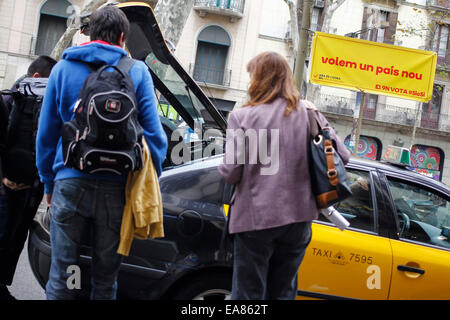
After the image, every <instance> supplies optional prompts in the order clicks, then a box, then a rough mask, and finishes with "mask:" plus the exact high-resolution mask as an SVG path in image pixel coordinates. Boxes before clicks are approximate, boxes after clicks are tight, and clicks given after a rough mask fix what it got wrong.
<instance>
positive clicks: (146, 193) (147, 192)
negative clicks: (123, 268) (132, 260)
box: [117, 139, 164, 256]
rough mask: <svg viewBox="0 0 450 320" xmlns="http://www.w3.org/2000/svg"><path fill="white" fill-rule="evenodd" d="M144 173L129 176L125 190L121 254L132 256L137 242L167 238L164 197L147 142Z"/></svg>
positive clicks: (140, 171)
mask: <svg viewBox="0 0 450 320" xmlns="http://www.w3.org/2000/svg"><path fill="white" fill-rule="evenodd" d="M142 140H143V161H144V165H143V167H142V169H141V170H139V171H135V172H130V173H129V174H128V179H127V185H126V188H125V196H126V203H125V207H124V210H123V217H122V226H121V229H120V244H119V248H118V249H117V253H119V254H121V255H124V256H128V254H129V252H130V248H131V244H132V242H133V239H134V238H135V237H136V238H138V239H143V240H145V239H153V238H162V237H164V226H163V214H162V198H161V190H160V188H159V181H158V175H157V173H156V170H155V167H154V165H153V161H152V156H151V154H150V151H149V149H148V146H147V143H146V141H145V139H142Z"/></svg>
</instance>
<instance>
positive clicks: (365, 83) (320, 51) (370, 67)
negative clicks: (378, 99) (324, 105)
mask: <svg viewBox="0 0 450 320" xmlns="http://www.w3.org/2000/svg"><path fill="white" fill-rule="evenodd" d="M311 56H312V65H311V74H310V78H309V79H310V81H311V82H312V83H316V84H321V85H326V86H333V87H340V88H346V89H351V90H358V91H363V92H366V93H374V94H381V95H387V96H394V97H399V98H404V99H411V100H416V101H423V102H428V101H429V100H430V99H431V97H432V95H433V81H434V74H435V71H436V62H437V55H436V53H435V52H430V51H424V50H417V49H410V48H405V47H399V46H394V45H390V44H385V43H379V42H372V41H367V40H361V39H354V38H349V37H343V36H337V35H332V34H328V33H323V32H315V33H314V38H313V46H312V54H311Z"/></svg>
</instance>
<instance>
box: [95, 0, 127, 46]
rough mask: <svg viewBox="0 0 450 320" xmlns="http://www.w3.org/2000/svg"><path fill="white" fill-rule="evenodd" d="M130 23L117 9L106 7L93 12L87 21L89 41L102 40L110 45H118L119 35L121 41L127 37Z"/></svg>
mask: <svg viewBox="0 0 450 320" xmlns="http://www.w3.org/2000/svg"><path fill="white" fill-rule="evenodd" d="M129 31H130V22H129V21H128V19H127V16H126V15H125V13H123V12H122V10H120V9H119V8H117V7H114V6H106V7H103V8H101V9H98V10H95V11H94V12H93V13H92V15H91V19H90V21H89V36H90V37H91V41H94V40H102V41H106V42H108V43H111V44H116V45H117V44H119V43H118V42H119V38H120V35H121V34H122V33H123V41H124V42H125V40H126V39H127V37H128V32H129Z"/></svg>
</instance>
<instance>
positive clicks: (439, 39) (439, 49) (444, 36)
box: [433, 24, 450, 64]
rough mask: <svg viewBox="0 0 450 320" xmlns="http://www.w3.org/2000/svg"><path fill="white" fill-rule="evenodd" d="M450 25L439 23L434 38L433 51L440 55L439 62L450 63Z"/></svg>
mask: <svg viewBox="0 0 450 320" xmlns="http://www.w3.org/2000/svg"><path fill="white" fill-rule="evenodd" d="M448 30H449V26H448V25H446V24H442V25H437V28H436V31H435V33H434V39H433V51H434V52H436V53H437V55H438V64H444V63H447V64H448V63H450V58H448V56H449V54H448V43H449V41H448V36H449V32H448Z"/></svg>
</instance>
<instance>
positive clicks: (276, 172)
mask: <svg viewBox="0 0 450 320" xmlns="http://www.w3.org/2000/svg"><path fill="white" fill-rule="evenodd" d="M247 70H248V72H249V73H250V78H251V79H250V87H249V91H248V95H249V101H248V102H247V103H246V105H245V106H244V107H243V108H240V109H237V110H234V111H233V112H232V113H231V114H230V116H229V120H228V129H227V138H226V145H225V157H224V161H223V163H222V164H221V165H220V166H219V172H220V174H221V175H222V176H223V178H224V179H225V181H226V182H227V183H229V184H236V189H235V194H234V195H233V198H232V200H231V202H232V203H231V211H230V222H229V232H230V233H231V234H233V235H234V237H233V238H234V268H233V282H232V297H231V298H232V299H237V300H241V299H256V300H259V299H295V297H296V293H297V272H298V268H299V267H300V264H301V262H302V260H303V257H304V254H305V250H306V248H307V246H308V244H309V242H310V240H311V235H312V233H311V221H312V220H314V219H317V217H318V212H319V211H318V209H317V205H316V201H315V198H314V196H313V194H312V191H311V185H310V183H311V182H310V174H309V162H308V143H309V130H310V129H309V128H310V125H309V121H308V116H307V110H306V109H307V108H315V106H314V105H313V104H312V103H310V102H308V101H305V100H300V93H299V92H298V90H297V88H296V86H295V81H294V78H293V74H292V71H291V70H290V68H289V65H288V63H287V61H286V59H285V58H284V57H282V56H281V55H279V54H278V53H275V52H264V53H261V54H259V55H258V56H256V57H255V58H253V59H252V60H251V61H250V62H249V64H248V66H247ZM319 118H320V119H321V121H322V122H323V124H324V125H328V123H327V120H326V119H325V117H324V116H323V115H322V114H320V113H319ZM331 132H332V138H333V139H334V140H335V141H336V144H337V149H338V152H339V154H340V155H341V157H342V158H343V160H344V162H345V163H346V162H348V160H349V156H350V153H349V152H348V151H347V149H346V147H345V146H344V144H343V143H342V141H341V140H340V139H339V137H337V136H336V134H335V132H334V131H333V130H331ZM252 140H253V141H252Z"/></svg>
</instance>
